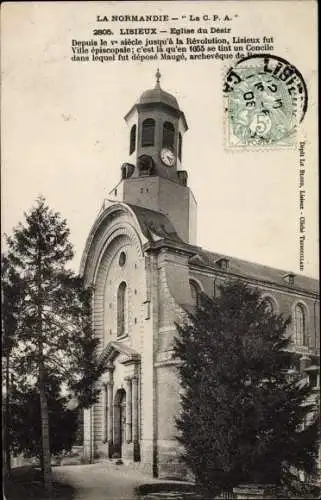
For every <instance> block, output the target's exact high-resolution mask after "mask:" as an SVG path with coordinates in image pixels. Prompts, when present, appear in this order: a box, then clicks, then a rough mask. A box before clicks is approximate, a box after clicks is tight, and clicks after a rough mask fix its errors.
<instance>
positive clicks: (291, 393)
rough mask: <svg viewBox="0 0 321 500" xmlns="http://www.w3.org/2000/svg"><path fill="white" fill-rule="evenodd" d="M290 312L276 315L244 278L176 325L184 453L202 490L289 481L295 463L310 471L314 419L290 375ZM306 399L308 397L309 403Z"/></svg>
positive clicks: (305, 392) (300, 385)
mask: <svg viewBox="0 0 321 500" xmlns="http://www.w3.org/2000/svg"><path fill="white" fill-rule="evenodd" d="M289 324H290V318H284V317H283V316H282V315H276V314H273V313H272V312H271V311H269V310H268V309H267V307H266V304H265V303H264V300H262V299H261V297H260V292H259V291H258V290H257V289H254V288H253V287H250V286H249V285H247V284H246V283H244V282H242V281H234V282H231V283H229V284H227V285H225V286H222V287H221V289H220V294H219V296H217V297H215V298H213V299H211V298H209V297H207V296H205V295H203V296H201V300H200V305H199V307H198V308H197V310H196V311H195V312H194V313H191V314H189V315H188V317H187V319H186V320H185V321H184V322H182V324H179V325H177V330H178V336H177V338H176V342H175V355H176V358H177V359H178V360H179V361H180V363H179V375H180V380H181V384H182V387H183V395H182V397H181V404H182V410H181V414H180V416H179V417H178V418H177V427H178V430H179V433H178V439H179V440H180V442H181V443H182V444H183V445H184V449H185V454H184V457H183V458H184V460H185V462H186V464H187V465H188V466H189V468H190V470H191V471H192V472H193V473H194V474H195V477H196V480H197V482H198V484H199V485H200V486H202V487H203V488H204V489H205V490H207V491H210V492H211V494H213V492H217V491H218V490H219V491H221V490H229V489H231V488H232V487H233V486H236V485H238V484H240V483H249V482H257V483H265V484H281V483H289V480H290V476H291V474H290V472H291V470H293V469H292V467H295V468H296V469H300V470H304V471H306V472H307V473H309V474H310V473H313V471H314V469H315V464H316V460H315V459H316V455H317V434H318V422H317V420H316V419H314V421H313V422H312V423H311V424H309V425H306V426H305V427H303V426H302V423H303V422H304V421H305V420H306V418H307V416H308V415H309V414H311V412H315V403H313V402H311V401H310V400H309V397H310V396H311V392H312V389H311V388H310V387H309V385H308V384H307V383H304V382H303V380H302V374H301V375H300V374H299V373H298V374H297V375H295V376H293V377H291V379H290V377H289V369H290V368H291V367H292V365H293V354H292V353H291V352H290V350H289V346H290V339H289V336H288V334H287V327H288V326H289ZM309 401H310V402H309Z"/></svg>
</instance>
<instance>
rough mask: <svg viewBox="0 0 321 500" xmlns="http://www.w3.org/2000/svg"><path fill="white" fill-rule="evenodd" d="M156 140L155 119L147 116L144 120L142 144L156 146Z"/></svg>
mask: <svg viewBox="0 0 321 500" xmlns="http://www.w3.org/2000/svg"><path fill="white" fill-rule="evenodd" d="M154 141H155V120H153V119H152V118H147V119H146V120H144V121H143V130H142V146H143V147H144V146H154Z"/></svg>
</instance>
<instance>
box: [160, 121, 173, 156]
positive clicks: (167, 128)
mask: <svg viewBox="0 0 321 500" xmlns="http://www.w3.org/2000/svg"><path fill="white" fill-rule="evenodd" d="M174 135H175V129H174V125H173V124H172V123H171V122H165V123H164V125H163V143H162V144H163V148H170V149H173V148H174Z"/></svg>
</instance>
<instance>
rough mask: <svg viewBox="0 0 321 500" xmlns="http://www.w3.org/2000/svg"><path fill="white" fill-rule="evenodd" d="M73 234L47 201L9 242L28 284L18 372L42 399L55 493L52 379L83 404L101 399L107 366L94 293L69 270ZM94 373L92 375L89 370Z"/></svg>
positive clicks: (47, 466)
mask: <svg viewBox="0 0 321 500" xmlns="http://www.w3.org/2000/svg"><path fill="white" fill-rule="evenodd" d="M68 237H69V229H68V227H67V224H66V221H65V220H64V219H62V217H61V216H60V214H59V213H55V212H53V211H52V210H51V209H50V208H49V207H48V205H47V204H46V201H45V199H44V198H43V197H40V198H39V199H38V200H37V203H36V205H35V206H34V207H33V208H32V209H31V210H30V212H29V213H26V214H25V224H22V223H20V224H19V225H18V227H17V228H15V229H14V232H13V236H12V237H9V238H7V241H8V253H7V259H8V261H9V262H10V265H11V266H12V267H13V268H14V270H15V272H16V273H17V274H18V275H19V279H20V280H21V282H22V283H23V287H22V288H23V298H22V304H21V306H20V309H19V321H18V324H17V325H16V326H17V329H16V337H17V342H16V345H15V349H14V351H15V356H16V361H15V370H16V373H17V375H18V378H19V379H20V381H21V380H22V379H23V378H24V377H26V375H27V379H25V381H24V382H25V383H27V384H28V383H30V380H31V381H32V380H33V381H34V385H35V386H36V387H37V390H38V393H39V398H40V416H41V418H40V422H41V438H42V454H41V458H42V469H43V478H44V485H45V488H46V490H47V492H48V493H49V494H50V492H51V490H52V474H51V457H50V449H52V447H51V446H50V431H49V412H48V398H49V392H48V391H49V390H50V384H49V385H48V380H52V378H51V379H50V377H52V375H53V374H54V375H55V377H57V378H58V380H59V384H60V387H61V388H63V386H64V387H65V388H66V387H67V388H69V389H70V390H71V391H72V393H73V394H75V396H76V397H77V400H78V401H77V405H80V404H81V405H83V406H90V405H91V404H92V403H93V402H94V401H95V400H96V398H97V389H96V387H95V382H96V381H97V379H98V378H99V376H100V374H101V373H102V370H103V366H102V365H101V364H100V363H99V362H98V360H97V359H96V354H95V349H96V345H97V342H98V341H97V339H95V338H94V337H93V332H92V331H91V319H90V292H89V291H85V290H83V284H82V281H81V279H80V278H79V277H77V276H75V275H74V273H73V272H72V271H71V270H69V269H67V268H66V265H67V264H68V262H70V260H71V259H72V257H73V250H72V246H71V244H70V242H69V241H68ZM90 369H92V372H91V373H89V370H90Z"/></svg>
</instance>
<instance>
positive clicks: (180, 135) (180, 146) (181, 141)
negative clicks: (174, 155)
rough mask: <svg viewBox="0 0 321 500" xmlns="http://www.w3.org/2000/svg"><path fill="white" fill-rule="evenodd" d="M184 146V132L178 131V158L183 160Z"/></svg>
mask: <svg viewBox="0 0 321 500" xmlns="http://www.w3.org/2000/svg"><path fill="white" fill-rule="evenodd" d="M182 147H183V138H182V134H181V133H180V132H179V133H178V159H179V160H180V161H182Z"/></svg>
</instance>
